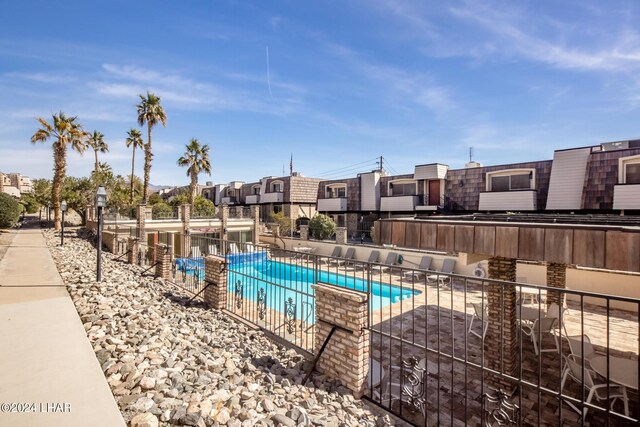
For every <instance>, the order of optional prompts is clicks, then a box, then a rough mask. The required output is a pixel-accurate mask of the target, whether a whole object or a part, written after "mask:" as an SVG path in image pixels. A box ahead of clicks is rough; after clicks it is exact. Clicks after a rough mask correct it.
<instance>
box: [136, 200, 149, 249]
mask: <svg viewBox="0 0 640 427" xmlns="http://www.w3.org/2000/svg"><path fill="white" fill-rule="evenodd" d="M136 220H137V223H136V225H137V227H138V235H137V236H136V237H137V238H138V239H140V240H142V241H144V238H145V236H146V232H145V229H144V226H145V222H146V220H147V205H145V204H144V203H139V204H138V206H136Z"/></svg>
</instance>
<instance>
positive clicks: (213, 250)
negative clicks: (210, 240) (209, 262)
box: [208, 245, 218, 255]
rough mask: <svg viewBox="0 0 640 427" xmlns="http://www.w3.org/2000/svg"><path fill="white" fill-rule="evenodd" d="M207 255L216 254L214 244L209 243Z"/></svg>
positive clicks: (216, 249)
mask: <svg viewBox="0 0 640 427" xmlns="http://www.w3.org/2000/svg"><path fill="white" fill-rule="evenodd" d="M208 255H218V247H217V246H216V245H209V247H208Z"/></svg>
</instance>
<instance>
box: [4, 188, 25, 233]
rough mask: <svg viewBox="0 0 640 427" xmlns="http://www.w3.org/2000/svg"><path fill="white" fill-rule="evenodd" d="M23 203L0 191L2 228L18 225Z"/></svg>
mask: <svg viewBox="0 0 640 427" xmlns="http://www.w3.org/2000/svg"><path fill="white" fill-rule="evenodd" d="M22 209H23V208H22V205H21V204H20V203H18V202H17V201H16V200H15V199H14V198H13V197H11V196H10V195H8V194H6V193H0V228H9V227H13V226H14V225H16V223H17V222H18V218H20V212H22Z"/></svg>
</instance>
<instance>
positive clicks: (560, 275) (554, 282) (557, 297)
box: [547, 262, 567, 308]
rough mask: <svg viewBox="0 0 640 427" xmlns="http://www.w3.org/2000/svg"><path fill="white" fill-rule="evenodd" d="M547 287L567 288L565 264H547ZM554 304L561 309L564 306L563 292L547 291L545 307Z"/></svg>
mask: <svg viewBox="0 0 640 427" xmlns="http://www.w3.org/2000/svg"><path fill="white" fill-rule="evenodd" d="M547 286H549V287H551V288H562V289H565V288H566V287H567V264H561V263H556V262H548V263H547ZM554 303H555V304H558V307H560V308H562V306H563V305H564V292H554V291H549V290H547V307H549V306H550V305H551V304H554Z"/></svg>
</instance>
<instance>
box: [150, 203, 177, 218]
mask: <svg viewBox="0 0 640 427" xmlns="http://www.w3.org/2000/svg"><path fill="white" fill-rule="evenodd" d="M151 209H152V210H153V216H154V218H155V217H159V216H160V217H169V216H171V215H172V214H173V208H172V207H171V206H169V205H168V204H166V203H165V202H160V203H156V204H155V205H153V207H152V208H151Z"/></svg>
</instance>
